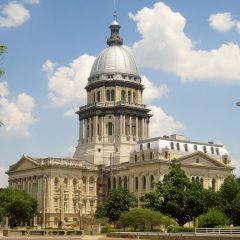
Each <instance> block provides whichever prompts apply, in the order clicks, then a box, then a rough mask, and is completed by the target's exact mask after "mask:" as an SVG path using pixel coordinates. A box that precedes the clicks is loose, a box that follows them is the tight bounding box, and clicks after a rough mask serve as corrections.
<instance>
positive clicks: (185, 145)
mask: <svg viewBox="0 0 240 240" xmlns="http://www.w3.org/2000/svg"><path fill="white" fill-rule="evenodd" d="M184 149H185V152H187V151H188V145H187V144H186V143H185V144H184Z"/></svg>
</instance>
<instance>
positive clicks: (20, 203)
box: [0, 188, 37, 227]
mask: <svg viewBox="0 0 240 240" xmlns="http://www.w3.org/2000/svg"><path fill="white" fill-rule="evenodd" d="M36 211H37V201H36V200H35V199H33V198H32V197H30V196H29V195H28V194H27V193H26V192H24V191H18V190H15V189H12V188H1V189H0V220H2V219H3V217H5V216H6V217H8V218H9V224H10V226H11V227H15V226H19V225H20V223H21V222H23V223H24V222H29V220H30V219H31V218H32V217H33V215H34V214H35V213H36Z"/></svg>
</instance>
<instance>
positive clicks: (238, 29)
mask: <svg viewBox="0 0 240 240" xmlns="http://www.w3.org/2000/svg"><path fill="white" fill-rule="evenodd" d="M236 30H237V32H238V33H240V21H239V22H237V24H236Z"/></svg>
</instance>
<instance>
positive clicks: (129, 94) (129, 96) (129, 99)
mask: <svg viewBox="0 0 240 240" xmlns="http://www.w3.org/2000/svg"><path fill="white" fill-rule="evenodd" d="M128 102H129V103H131V92H130V91H128Z"/></svg>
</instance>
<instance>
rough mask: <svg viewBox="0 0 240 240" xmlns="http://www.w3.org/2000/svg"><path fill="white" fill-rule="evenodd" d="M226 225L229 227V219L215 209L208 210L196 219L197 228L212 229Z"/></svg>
mask: <svg viewBox="0 0 240 240" xmlns="http://www.w3.org/2000/svg"><path fill="white" fill-rule="evenodd" d="M226 225H229V219H228V218H227V216H226V215H225V214H224V213H223V212H221V211H220V210H218V209H215V208H211V209H209V210H208V212H207V213H205V214H202V215H201V216H200V217H199V219H198V227H203V228H214V227H216V226H226Z"/></svg>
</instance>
